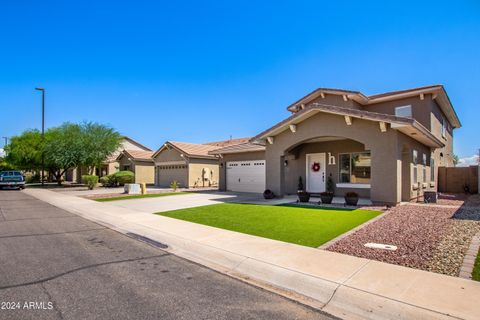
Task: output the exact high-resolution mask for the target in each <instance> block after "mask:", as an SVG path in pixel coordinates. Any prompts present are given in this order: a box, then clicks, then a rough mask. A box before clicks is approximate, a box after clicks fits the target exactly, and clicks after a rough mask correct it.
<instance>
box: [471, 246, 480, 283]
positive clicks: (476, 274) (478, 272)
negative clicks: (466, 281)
mask: <svg viewBox="0 0 480 320" xmlns="http://www.w3.org/2000/svg"><path fill="white" fill-rule="evenodd" d="M472 279H473V280H476V281H480V250H479V251H478V254H477V258H476V259H475V265H474V266H473V272H472Z"/></svg>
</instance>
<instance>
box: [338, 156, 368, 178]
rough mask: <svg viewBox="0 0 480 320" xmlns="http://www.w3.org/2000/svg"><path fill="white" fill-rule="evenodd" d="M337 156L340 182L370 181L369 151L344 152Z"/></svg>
mask: <svg viewBox="0 0 480 320" xmlns="http://www.w3.org/2000/svg"><path fill="white" fill-rule="evenodd" d="M338 158H339V167H338V168H339V179H338V180H339V182H340V183H361V184H369V183H370V174H371V170H370V169H371V156H370V152H359V153H344V154H340V155H339V156H338Z"/></svg>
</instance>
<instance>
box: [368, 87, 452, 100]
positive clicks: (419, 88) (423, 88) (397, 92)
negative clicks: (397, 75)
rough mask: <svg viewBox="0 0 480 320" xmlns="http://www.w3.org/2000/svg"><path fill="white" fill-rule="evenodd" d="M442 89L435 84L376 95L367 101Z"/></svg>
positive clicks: (369, 97)
mask: <svg viewBox="0 0 480 320" xmlns="http://www.w3.org/2000/svg"><path fill="white" fill-rule="evenodd" d="M442 87H443V86H442V85H439V84H436V85H432V86H425V87H417V88H412V89H406V90H397V91H389V92H384V93H378V94H374V95H371V96H368V99H377V98H383V97H388V96H393V95H397V94H402V93H408V92H413V91H418V90H428V89H441V88H442Z"/></svg>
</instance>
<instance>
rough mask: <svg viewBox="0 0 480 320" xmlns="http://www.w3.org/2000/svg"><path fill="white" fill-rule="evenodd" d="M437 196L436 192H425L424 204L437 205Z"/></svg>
mask: <svg viewBox="0 0 480 320" xmlns="http://www.w3.org/2000/svg"><path fill="white" fill-rule="evenodd" d="M437 199H438V194H437V192H436V191H425V192H424V193H423V201H425V203H437Z"/></svg>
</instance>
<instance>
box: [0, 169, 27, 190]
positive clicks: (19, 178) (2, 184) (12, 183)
mask: <svg viewBox="0 0 480 320" xmlns="http://www.w3.org/2000/svg"><path fill="white" fill-rule="evenodd" d="M3 188H18V189H25V177H24V176H23V174H22V173H21V172H20V171H15V170H9V171H0V189H3Z"/></svg>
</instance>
